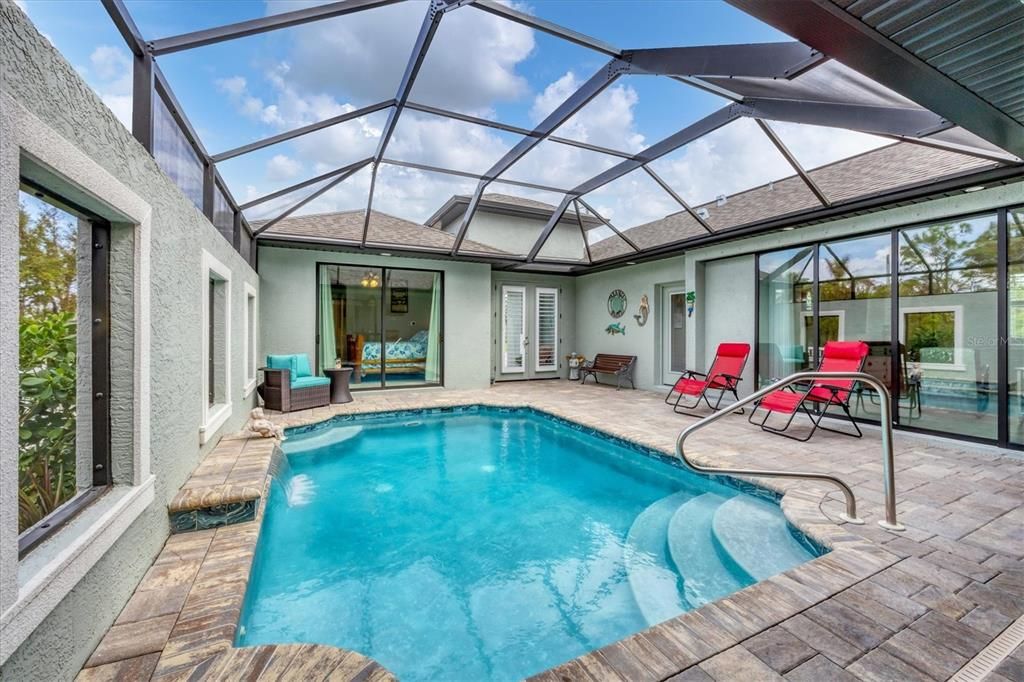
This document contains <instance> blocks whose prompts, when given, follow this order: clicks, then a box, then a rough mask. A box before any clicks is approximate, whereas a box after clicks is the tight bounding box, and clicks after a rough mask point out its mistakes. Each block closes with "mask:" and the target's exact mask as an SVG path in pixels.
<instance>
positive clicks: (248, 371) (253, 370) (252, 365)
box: [242, 282, 260, 398]
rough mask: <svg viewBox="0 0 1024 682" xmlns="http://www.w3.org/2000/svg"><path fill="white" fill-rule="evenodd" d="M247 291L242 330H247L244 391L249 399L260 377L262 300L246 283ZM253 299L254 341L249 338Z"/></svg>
mask: <svg viewBox="0 0 1024 682" xmlns="http://www.w3.org/2000/svg"><path fill="white" fill-rule="evenodd" d="M242 288H243V290H244V291H245V307H244V308H243V310H242V329H244V330H245V350H244V351H243V353H244V354H245V386H244V387H243V389H242V394H243V395H244V397H246V398H248V397H249V396H251V395H252V392H253V390H255V388H256V378H257V375H258V371H257V370H258V369H259V366H260V365H259V361H258V360H257V358H259V356H260V352H259V348H258V342H259V338H260V312H259V311H260V308H259V306H260V300H259V294H257V293H256V287H254V286H253V285H251V284H249V283H248V282H244V283H243V285H242ZM250 298H251V299H252V310H253V319H252V320H251V323H252V339H250V338H249V324H250V320H249V299H250ZM250 342H251V345H252V357H249V355H250V353H249V346H250Z"/></svg>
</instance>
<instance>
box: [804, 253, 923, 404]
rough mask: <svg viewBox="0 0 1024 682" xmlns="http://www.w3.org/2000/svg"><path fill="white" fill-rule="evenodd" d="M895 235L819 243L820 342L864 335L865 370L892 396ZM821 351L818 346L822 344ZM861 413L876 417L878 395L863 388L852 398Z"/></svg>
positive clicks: (896, 387) (897, 390) (899, 387)
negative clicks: (865, 344) (893, 249)
mask: <svg viewBox="0 0 1024 682" xmlns="http://www.w3.org/2000/svg"><path fill="white" fill-rule="evenodd" d="M891 299H892V236H891V235H890V234H889V233H886V234H876V235H872V236H870V237H859V238H856V239H846V240H843V241H834V242H827V243H823V244H821V245H820V246H819V247H818V301H819V303H818V347H819V349H821V348H824V347H825V344H826V343H828V342H829V341H858V340H859V341H865V342H866V343H867V344H868V349H869V350H868V358H867V360H866V361H865V363H864V371H865V372H867V373H868V374H871V375H872V376H874V377H875V378H877V379H880V380H881V381H882V382H883V383H884V384H885V385H886V387H888V389H889V393H890V394H891V395H893V396H895V395H897V394H902V393H903V392H904V391H905V390H906V386H905V385H904V384H903V383H902V382H899V381H896V382H895V383H894V381H893V354H892V300H891ZM819 357H820V350H819ZM850 410H851V412H852V413H853V414H854V415H855V416H858V417H864V418H866V419H872V420H877V419H878V400H877V397H876V396H874V395H873V394H872V392H871V391H869V390H867V389H863V390H861V391H859V392H858V393H857V394H856V395H855V396H854V399H853V400H851V401H850Z"/></svg>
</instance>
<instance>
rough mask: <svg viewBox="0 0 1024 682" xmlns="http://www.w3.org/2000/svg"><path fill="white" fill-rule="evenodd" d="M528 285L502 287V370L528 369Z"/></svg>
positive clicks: (517, 370) (522, 371)
mask: <svg viewBox="0 0 1024 682" xmlns="http://www.w3.org/2000/svg"><path fill="white" fill-rule="evenodd" d="M527 343H528V341H527V338H526V287H521V286H509V285H502V287H501V371H502V373H503V374H523V373H524V372H525V371H526V345H527Z"/></svg>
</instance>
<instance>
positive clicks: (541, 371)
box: [496, 284, 561, 381]
mask: <svg viewBox="0 0 1024 682" xmlns="http://www.w3.org/2000/svg"><path fill="white" fill-rule="evenodd" d="M499 291H500V299H499V309H498V310H499V313H498V314H499V317H498V324H499V325H500V326H499V328H498V329H497V330H496V334H497V336H496V341H497V344H496V345H497V346H498V358H497V361H496V365H497V370H498V371H497V375H498V376H497V377H496V378H497V379H498V380H499V381H500V380H501V379H502V378H504V379H541V378H544V377H553V376H558V370H559V362H558V358H559V355H558V354H559V352H560V350H561V348H560V346H561V337H560V334H561V320H560V317H561V314H560V310H559V301H558V298H559V290H558V289H557V288H556V287H545V286H541V285H539V284H502V285H501V287H500V289H499Z"/></svg>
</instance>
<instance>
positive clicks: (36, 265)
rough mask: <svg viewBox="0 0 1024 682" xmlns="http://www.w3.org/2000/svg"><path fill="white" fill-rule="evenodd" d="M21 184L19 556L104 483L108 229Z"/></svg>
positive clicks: (107, 450)
mask: <svg viewBox="0 0 1024 682" xmlns="http://www.w3.org/2000/svg"><path fill="white" fill-rule="evenodd" d="M23 189H24V190H28V191H22V192H21V193H20V195H19V207H18V232H19V254H18V294H19V297H18V301H19V315H18V350H19V358H18V378H19V381H18V384H19V391H18V533H19V536H20V537H19V540H20V541H19V550H20V551H21V553H25V552H28V551H29V550H30V549H31V548H32V547H34V546H35V545H37V544H38V543H39V542H41V541H42V540H43V539H44V538H45V537H46V536H47V535H48V534H49V532H50V531H52V530H53V529H55V528H56V527H58V526H59V525H60V524H61V523H63V522H64V521H66V520H67V519H68V518H70V516H71V515H72V514H74V512H75V511H77V510H78V509H80V508H81V506H82V505H83V504H85V503H87V502H89V501H91V499H92V498H93V497H94V496H95V491H98V490H99V489H102V488H104V487H105V486H107V485H108V484H109V483H110V463H109V455H110V448H109V409H108V407H107V404H108V399H109V390H110V389H109V363H110V358H109V336H110V322H109V319H108V312H107V311H108V309H109V304H110V302H109V290H108V287H109V283H108V281H107V272H108V259H109V253H110V249H109V241H110V226H109V224H107V223H106V222H105V221H103V220H99V219H93V220H86V219H82V220H80V219H79V218H80V216H78V215H74V214H72V213H70V212H69V211H68V210H65V208H62V207H58V205H57V204H56V203H53V202H52V201H51V200H48V199H47V198H46V195H45V194H44V192H43V191H40V190H36V189H34V188H32V187H30V186H28V185H25V186H23ZM84 217H85V216H82V218H84ZM93 320H97V321H98V322H96V323H93V322H92V321H93Z"/></svg>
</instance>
